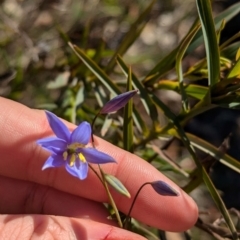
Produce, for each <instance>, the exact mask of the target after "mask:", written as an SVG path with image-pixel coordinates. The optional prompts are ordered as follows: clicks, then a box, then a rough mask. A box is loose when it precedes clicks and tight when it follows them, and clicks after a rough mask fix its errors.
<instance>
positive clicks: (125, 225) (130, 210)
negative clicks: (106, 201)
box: [124, 182, 151, 229]
mask: <svg viewBox="0 0 240 240" xmlns="http://www.w3.org/2000/svg"><path fill="white" fill-rule="evenodd" d="M147 184H151V182H145V183H144V184H143V185H142V186H141V187H140V188H139V189H138V191H137V193H136V195H135V197H134V199H133V201H132V204H131V207H130V209H129V211H128V214H127V217H126V220H125V223H124V228H125V229H128V223H129V222H130V223H131V218H130V214H131V212H132V209H133V206H134V204H135V202H136V200H137V197H138V195H139V193H140V192H141V190H142V189H143V187H144V186H146V185H147ZM129 219H130V221H128V220H129Z"/></svg>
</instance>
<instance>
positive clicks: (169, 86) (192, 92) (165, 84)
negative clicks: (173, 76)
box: [155, 80, 208, 100]
mask: <svg viewBox="0 0 240 240" xmlns="http://www.w3.org/2000/svg"><path fill="white" fill-rule="evenodd" d="M155 88H156V89H166V90H172V91H175V92H177V93H180V86H179V82H173V81H171V80H162V81H159V83H158V84H157V85H156V86H155ZM184 88H185V92H186V94H187V95H188V96H190V97H193V98H196V99H198V100H202V99H203V98H204V96H205V95H206V93H207V90H208V88H207V87H203V86H200V85H196V84H186V85H184Z"/></svg>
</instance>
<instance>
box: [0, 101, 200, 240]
mask: <svg viewBox="0 0 240 240" xmlns="http://www.w3.org/2000/svg"><path fill="white" fill-rule="evenodd" d="M0 113H1V114H0V133H1V137H0V213H1V215H0V239H13V240H14V239H32V238H36V239H40V238H44V239H45V238H46V239H81V240H82V239H83V240H84V239H107V240H110V239H115V240H117V239H132V240H134V239H144V238H143V237H141V236H138V235H136V234H134V233H132V232H129V231H126V230H123V229H120V228H118V227H117V224H116V222H115V221H113V220H109V219H108V218H107V216H108V215H109V214H108V212H107V211H106V209H105V208H104V207H103V205H102V202H107V201H108V198H107V195H106V192H105V190H104V188H103V186H102V185H101V182H100V181H99V179H98V178H97V177H96V175H95V174H94V173H93V172H92V171H91V170H90V171H89V173H88V177H87V179H86V180H84V181H81V180H79V179H77V178H75V177H73V176H71V175H69V174H68V173H67V172H66V171H65V168H53V169H47V170H45V171H42V170H41V168H42V166H43V164H44V162H45V161H46V159H47V158H48V156H49V155H50V154H49V153H48V152H46V151H45V150H43V149H42V148H41V147H40V146H38V145H37V144H36V140H38V139H41V138H44V137H47V136H50V135H51V134H52V131H51V128H50V126H49V124H48V121H47V118H46V115H45V113H44V111H39V110H32V109H29V108H27V107H25V106H23V105H21V104H19V103H16V102H13V101H10V100H7V99H4V98H0ZM67 125H68V127H69V128H70V129H71V130H73V129H74V128H75V126H74V125H72V124H70V123H67ZM95 145H96V147H97V149H98V150H100V151H102V152H105V153H107V154H109V155H111V156H112V157H113V158H114V159H115V160H116V161H117V164H105V165H103V166H102V168H103V169H104V171H105V172H106V173H109V174H112V175H115V176H116V177H117V178H118V179H120V180H121V182H122V183H123V184H124V185H125V186H126V188H127V189H128V191H129V192H130V194H131V196H134V195H135V193H136V191H137V190H138V189H139V187H140V186H141V185H142V184H143V183H145V182H151V181H155V180H163V181H165V182H167V183H168V184H169V185H170V186H172V187H173V188H174V189H176V190H177V191H178V192H179V193H180V195H179V196H178V197H166V196H160V195H158V194H156V192H155V191H154V190H153V189H152V188H151V187H150V186H146V187H145V188H144V189H143V190H142V192H141V194H140V195H139V197H138V199H137V201H136V204H135V205H134V208H133V211H132V217H134V218H136V219H138V220H139V221H141V222H144V223H146V224H148V225H151V226H154V227H157V228H160V229H163V230H168V231H183V230H186V229H188V228H190V227H191V226H192V225H193V224H194V223H195V222H196V219H197V216H198V210H197V207H196V205H195V203H194V202H193V200H192V199H191V198H190V197H189V196H188V195H187V194H185V193H184V192H183V191H182V190H181V189H180V188H179V187H178V186H177V185H175V184H174V183H172V182H171V181H170V180H169V179H168V178H167V177H165V176H164V175H162V174H161V173H160V172H159V171H158V170H156V169H155V168H154V167H153V166H151V165H150V164H148V163H147V162H146V161H144V160H142V159H140V158H139V157H137V156H136V155H133V154H130V153H128V152H126V151H124V150H122V149H120V148H118V147H116V146H114V145H112V144H110V143H108V142H106V141H104V140H102V139H100V138H97V137H96V138H95ZM112 195H113V197H114V200H115V202H116V204H117V206H118V209H119V210H120V211H122V212H124V213H127V212H128V210H129V207H130V205H131V202H132V199H129V198H126V197H124V196H122V195H120V194H118V193H116V192H115V191H113V192H112Z"/></svg>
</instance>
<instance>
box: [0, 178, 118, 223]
mask: <svg viewBox="0 0 240 240" xmlns="http://www.w3.org/2000/svg"><path fill="white" fill-rule="evenodd" d="M0 183H1V184H0V196H1V197H0V213H1V214H48V215H59V216H67V217H77V218H86V219H91V220H94V221H97V222H101V223H106V224H109V225H115V226H116V223H115V222H114V221H112V220H109V219H108V216H109V214H108V212H107V210H106V208H105V207H104V206H103V205H102V204H101V203H97V202H95V201H91V200H88V199H85V198H82V197H78V196H76V195H72V194H69V193H65V192H61V191H58V190H56V189H53V188H51V187H48V186H43V185H40V184H37V183H33V182H27V181H23V180H19V179H17V180H16V179H13V178H8V177H3V176H0Z"/></svg>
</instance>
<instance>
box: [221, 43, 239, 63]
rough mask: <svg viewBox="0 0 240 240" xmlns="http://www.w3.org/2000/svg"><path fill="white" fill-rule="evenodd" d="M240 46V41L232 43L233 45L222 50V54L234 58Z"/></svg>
mask: <svg viewBox="0 0 240 240" xmlns="http://www.w3.org/2000/svg"><path fill="white" fill-rule="evenodd" d="M239 48H240V41H238V42H235V43H232V44H231V45H229V46H227V47H225V48H223V49H222V50H221V56H223V57H226V58H228V59H234V58H235V55H236V52H237V50H238V49H239Z"/></svg>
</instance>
